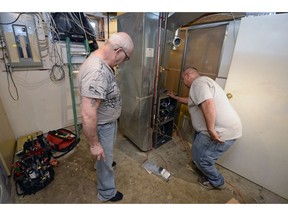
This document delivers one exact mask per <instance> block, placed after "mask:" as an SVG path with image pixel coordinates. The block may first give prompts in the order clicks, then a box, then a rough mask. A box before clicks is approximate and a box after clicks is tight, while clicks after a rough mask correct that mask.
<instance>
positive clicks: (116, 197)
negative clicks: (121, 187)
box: [109, 191, 123, 202]
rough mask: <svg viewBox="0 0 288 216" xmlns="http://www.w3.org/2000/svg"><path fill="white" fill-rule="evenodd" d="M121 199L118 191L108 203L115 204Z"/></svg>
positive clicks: (121, 195)
mask: <svg viewBox="0 0 288 216" xmlns="http://www.w3.org/2000/svg"><path fill="white" fill-rule="evenodd" d="M122 199H123V194H122V193H121V192H119V191H117V193H116V195H115V196H114V197H112V198H111V199H109V201H111V202H117V201H120V200H122Z"/></svg>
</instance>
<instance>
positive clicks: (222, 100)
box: [188, 76, 242, 140]
mask: <svg viewBox="0 0 288 216" xmlns="http://www.w3.org/2000/svg"><path fill="white" fill-rule="evenodd" d="M211 98H213V99H214V103H215V109H216V120H215V129H216V131H217V133H218V134H219V136H220V138H221V139H223V140H231V139H237V138H239V137H241V136H242V124H241V120H240V118H239V116H238V114H237V113H236V111H235V110H234V108H233V107H232V105H231V104H230V101H229V100H228V98H227V96H226V94H225V92H224V90H223V89H222V88H221V87H220V86H219V85H218V84H217V83H216V82H215V81H214V80H212V79H211V78H209V77H206V76H200V77H198V78H197V79H195V80H194V81H193V83H192V85H191V87H190V91H189V100H188V109H189V113H190V115H191V120H192V125H193V127H194V129H195V130H196V131H198V132H202V133H204V134H206V135H209V133H208V130H207V127H206V122H205V118H204V116H203V113H202V111H201V108H200V106H199V104H201V103H202V102H204V101H205V100H207V99H211Z"/></svg>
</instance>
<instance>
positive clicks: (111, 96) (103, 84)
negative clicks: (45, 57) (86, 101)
mask: <svg viewBox="0 0 288 216" xmlns="http://www.w3.org/2000/svg"><path fill="white" fill-rule="evenodd" d="M78 86H79V90H80V95H81V96H84V97H89V98H97V99H101V103H100V106H99V108H98V112H97V115H98V124H105V123H109V122H112V121H115V120H117V119H118V118H119V116H120V114H121V107H122V101H121V96H120V91H119V88H118V85H117V83H116V79H115V75H114V71H113V70H112V69H111V68H110V67H109V66H108V65H107V64H106V63H105V62H103V61H102V60H101V59H99V58H98V57H96V56H95V55H93V53H91V55H90V56H89V57H88V58H87V60H86V61H85V62H84V63H83V64H82V65H81V67H80V71H79V74H78Z"/></svg>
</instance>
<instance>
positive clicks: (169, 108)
mask: <svg viewBox="0 0 288 216" xmlns="http://www.w3.org/2000/svg"><path fill="white" fill-rule="evenodd" d="M176 105H177V101H176V100H175V99H173V98H171V97H169V96H167V95H166V94H161V95H160V96H159V99H158V107H157V121H156V131H154V148H158V147H160V146H161V145H163V144H164V143H166V142H168V141H170V140H171V139H172V132H173V124H174V117H175V111H176Z"/></svg>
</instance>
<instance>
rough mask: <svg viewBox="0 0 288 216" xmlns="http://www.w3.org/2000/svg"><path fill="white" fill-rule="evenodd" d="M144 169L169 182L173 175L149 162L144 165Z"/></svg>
mask: <svg viewBox="0 0 288 216" xmlns="http://www.w3.org/2000/svg"><path fill="white" fill-rule="evenodd" d="M142 167H143V168H144V169H145V170H146V171H147V172H148V173H149V174H151V173H154V174H155V175H157V176H160V177H162V178H163V179H164V180H165V181H169V180H170V177H171V173H170V172H168V171H167V170H166V169H165V168H163V167H160V166H158V165H156V164H153V163H151V162H149V161H146V162H145V163H144V164H142Z"/></svg>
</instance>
